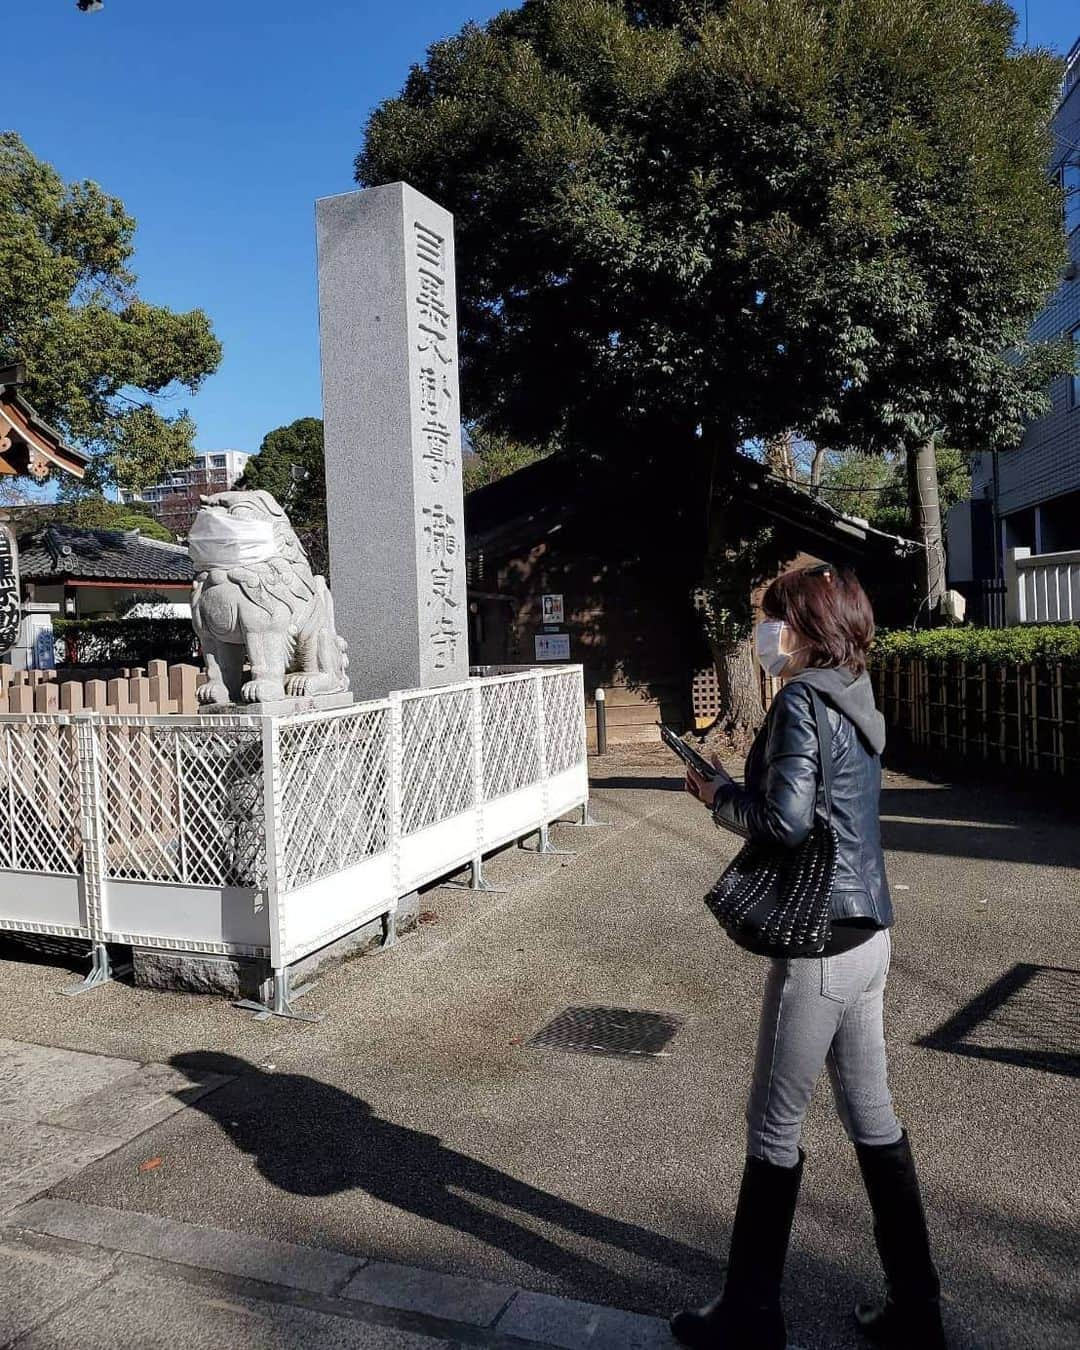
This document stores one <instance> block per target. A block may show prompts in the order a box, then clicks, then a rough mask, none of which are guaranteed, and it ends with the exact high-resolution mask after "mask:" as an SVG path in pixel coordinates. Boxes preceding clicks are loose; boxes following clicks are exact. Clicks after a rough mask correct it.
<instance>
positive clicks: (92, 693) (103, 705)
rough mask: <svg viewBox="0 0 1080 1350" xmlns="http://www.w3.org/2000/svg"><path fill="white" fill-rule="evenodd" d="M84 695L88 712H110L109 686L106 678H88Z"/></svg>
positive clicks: (84, 687)
mask: <svg viewBox="0 0 1080 1350" xmlns="http://www.w3.org/2000/svg"><path fill="white" fill-rule="evenodd" d="M83 696H84V702H85V705H86V710H87V712H108V709H109V687H108V685H107V684H106V683H105V681H104V680H87V682H86V684H85V685H84V686H83Z"/></svg>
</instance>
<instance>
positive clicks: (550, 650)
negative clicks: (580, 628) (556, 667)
mask: <svg viewBox="0 0 1080 1350" xmlns="http://www.w3.org/2000/svg"><path fill="white" fill-rule="evenodd" d="M534 640H535V642H536V659H537V660H538V661H569V660H570V634H569V633H538V634H537V635H536V638H535V639H534Z"/></svg>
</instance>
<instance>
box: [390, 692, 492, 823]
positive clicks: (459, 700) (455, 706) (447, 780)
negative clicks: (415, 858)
mask: <svg viewBox="0 0 1080 1350" xmlns="http://www.w3.org/2000/svg"><path fill="white" fill-rule="evenodd" d="M401 752H402V753H401V832H402V834H403V835H407V834H414V833H415V832H416V831H417V830H422V829H423V828H424V827H425V826H426V825H435V824H437V823H438V822H439V821H440V820H449V819H450V817H451V816H456V815H459V814H460V813H461V812H462V811H468V810H469V809H470V807H472V806H473V805H474V804H475V801H476V785H475V783H474V781H473V780H474V777H475V775H474V772H473V736H472V694H471V692H470V691H469V690H468V689H458V690H454V691H451V692H448V693H445V694H425V695H424V696H423V697H422V698H410V699H405V700H404V701H403V702H402V705H401Z"/></svg>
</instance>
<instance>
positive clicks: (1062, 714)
mask: <svg viewBox="0 0 1080 1350" xmlns="http://www.w3.org/2000/svg"><path fill="white" fill-rule="evenodd" d="M870 674H871V678H872V680H873V682H874V692H875V695H876V698H877V704H878V707H879V708H880V709H881V711H882V713H883V714H884V715H885V720H886V722H887V723H888V724H889V726H890V727H891V728H892V729H893V730H894V731H898V732H900V733H901V734H902V735H904V736H906V737H907V738H908V739H909V740H910V741H911V743H912V744H913V745H917V746H921V747H924V748H926V749H930V750H936V751H939V752H943V753H945V754H949V755H959V756H962V757H963V758H966V759H981V760H985V761H988V762H993V763H998V764H1002V765H1006V766H1009V765H1012V766H1015V767H1018V768H1024V769H1034V770H1037V771H1040V772H1044V773H1046V772H1049V773H1056V774H1062V775H1065V774H1073V773H1077V772H1078V771H1080V668H1078V667H1077V665H1076V664H1075V663H1073V662H1068V661H1055V660H1042V661H1032V662H1024V663H1021V664H1010V665H1005V664H999V663H996V662H989V661H967V660H961V659H958V658H948V659H938V660H930V659H928V658H925V657H918V656H889V657H882V658H878V659H876V660H873V661H872V662H871V666H870Z"/></svg>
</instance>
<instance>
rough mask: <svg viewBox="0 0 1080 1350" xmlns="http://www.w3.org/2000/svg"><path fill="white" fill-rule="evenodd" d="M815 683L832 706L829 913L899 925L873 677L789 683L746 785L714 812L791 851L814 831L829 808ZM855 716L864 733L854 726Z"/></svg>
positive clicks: (819, 673)
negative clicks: (889, 867) (833, 860)
mask: <svg viewBox="0 0 1080 1350" xmlns="http://www.w3.org/2000/svg"><path fill="white" fill-rule="evenodd" d="M864 681H865V685H864V684H863V683H862V682H864ZM809 683H812V684H813V685H814V687H815V688H816V689H817V691H818V693H819V694H820V695H821V697H822V699H823V700H824V701H825V703H826V704H827V705H828V717H829V727H830V730H831V732H832V764H833V784H832V799H833V813H832V822H833V825H834V827H835V829H836V834H837V839H838V841H839V849H838V852H837V867H836V880H835V882H834V885H833V893H832V917H833V919H834V920H840V921H843V920H845V919H869V920H871V921H872V922H873V923H875V924H877V925H878V926H879V927H881V928H888V927H890V926H891V925H892V923H893V908H892V902H891V900H890V898H889V883H888V881H887V879H886V876H885V859H884V856H883V854H882V850H881V822H880V818H879V815H878V811H879V798H880V793H881V761H880V759H879V757H878V756H879V753H880V750H881V746H882V745H883V744H884V733H883V730H879V729H878V728H879V727H882V726H883V724H882V723H881V719H880V716H879V715H878V714H877V712H876V710H874V709H873V694H872V692H868V691H869V686H870V681H869V678H868V677H867V676H866V675H861V676H859V677H858V679H857V680H856V679H855V678H854V677H853V676H851V675H850V674H849V673H848V672H846V671H843V672H841V671H834V670H829V671H824V670H814V671H807V672H805V673H804V675H801V676H796V677H795V678H794V679H792V680H789V681H788V683H787V684H785V685H784V687H783V688H782V689H781V690H780V692H779V694H777V696H776V697H775V698H774V699H773V702H772V705H771V707H770V708H769V715H768V717H767V718H766V721H765V725H764V726H763V727H762V728H761V730H760V731H759V732H758V734H757V737H756V739H755V741H754V744H753V746H752V747H751V749H750V754H749V755H748V756H747V760H746V773H745V787H738V786H737V785H730V786H728V787H725V788H721V789H720V790H719V791H718V792H717V794H716V800H715V803H714V806H713V816H714V819H715V820H716V822H717V824H719V825H726V826H727V827H728V828H730V829H733V830H735V831H736V832H737V833H739V834H742V835H745V836H746V837H747V838H753V839H762V840H768V841H770V842H772V843H776V844H782V845H784V846H785V847H787V848H794V847H796V845H798V844H801V843H802V842H803V840H804V839H805V838H806V837H807V835H809V833H810V831H811V829H812V828H813V823H814V813H815V811H816V810H818V809H819V808H820V810H821V811H822V813H824V798H823V794H822V792H821V774H820V771H819V759H820V755H819V751H818V742H817V732H816V728H815V725H814V713H813V705H812V704H811V701H810V693H809V690H808V689H807V687H806V686H807V684H809ZM838 705H839V706H838ZM867 707H869V709H870V710H872V716H871V714H868V713H867V711H866V710H867ZM841 708H846V709H847V711H846V712H842V711H840V709H841ZM849 714H850V715H849ZM853 716H854V717H855V719H856V720H857V721H858V722H859V724H860V727H861V730H860V729H857V728H856V722H855V721H853V720H852V717H853ZM868 738H869V739H868ZM879 740H880V743H879V744H876V748H875V745H874V743H875V742H878V741H879Z"/></svg>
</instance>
